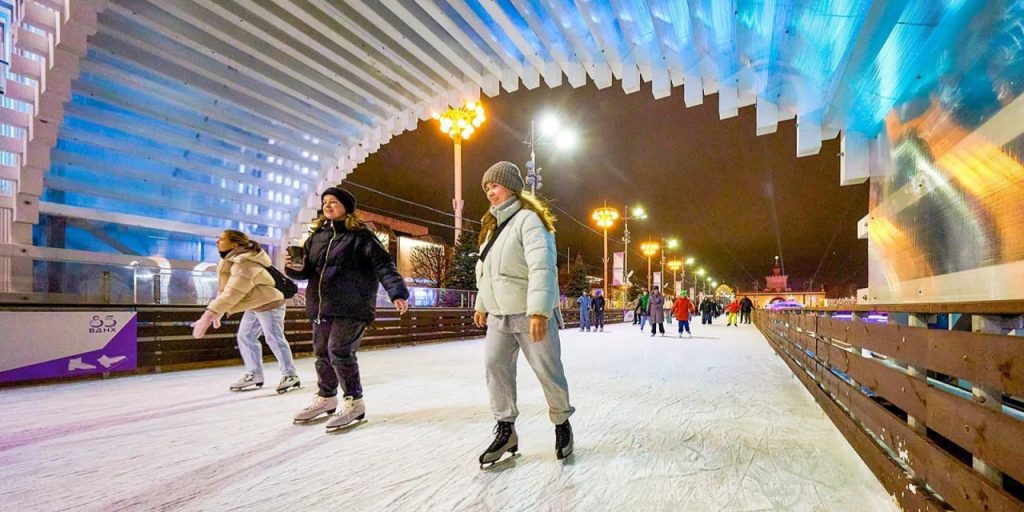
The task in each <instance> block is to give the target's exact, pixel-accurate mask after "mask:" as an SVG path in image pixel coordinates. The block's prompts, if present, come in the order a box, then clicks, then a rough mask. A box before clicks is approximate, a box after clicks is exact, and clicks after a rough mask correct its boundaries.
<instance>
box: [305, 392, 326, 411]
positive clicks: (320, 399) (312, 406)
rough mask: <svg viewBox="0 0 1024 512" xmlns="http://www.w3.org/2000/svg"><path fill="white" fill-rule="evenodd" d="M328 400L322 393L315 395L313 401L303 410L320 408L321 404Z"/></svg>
mask: <svg viewBox="0 0 1024 512" xmlns="http://www.w3.org/2000/svg"><path fill="white" fill-rule="evenodd" d="M326 401H327V399H325V398H324V397H322V396H320V395H313V403H311V404H309V405H307V406H306V408H305V409H303V410H305V411H312V410H315V409H319V408H320V406H321V405H322V404H323V403H324V402H326Z"/></svg>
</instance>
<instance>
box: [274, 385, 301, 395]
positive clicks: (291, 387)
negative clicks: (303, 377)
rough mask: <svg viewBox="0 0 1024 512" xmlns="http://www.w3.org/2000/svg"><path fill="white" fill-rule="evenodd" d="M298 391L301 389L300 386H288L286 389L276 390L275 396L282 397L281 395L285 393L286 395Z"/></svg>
mask: <svg viewBox="0 0 1024 512" xmlns="http://www.w3.org/2000/svg"><path fill="white" fill-rule="evenodd" d="M298 389H302V385H301V384H295V385H292V386H288V387H286V388H277V394H279V395H283V394H285V393H287V392H289V391H292V390H298Z"/></svg>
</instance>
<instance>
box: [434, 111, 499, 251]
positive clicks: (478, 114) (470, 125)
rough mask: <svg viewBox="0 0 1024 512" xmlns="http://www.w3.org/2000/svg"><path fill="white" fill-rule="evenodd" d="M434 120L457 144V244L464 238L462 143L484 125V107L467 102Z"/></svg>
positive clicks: (437, 116) (437, 115) (454, 200)
mask: <svg viewBox="0 0 1024 512" xmlns="http://www.w3.org/2000/svg"><path fill="white" fill-rule="evenodd" d="M434 119H437V120H438V121H440V127H441V132H442V133H444V134H446V135H448V136H449V137H451V138H452V140H453V141H454V142H455V199H453V200H452V208H453V209H454V210H455V243H459V240H460V239H461V237H462V207H463V206H464V205H465V203H464V202H463V201H462V141H463V140H466V139H468V138H469V137H470V136H471V135H473V132H475V131H476V129H477V128H480V125H482V124H484V121H485V120H486V117H485V116H484V107H483V105H480V104H479V103H476V102H473V101H466V102H465V103H463V105H462V106H461V107H458V108H455V107H452V108H449V109H448V110H446V111H445V112H444V113H443V114H438V113H436V112H435V113H434Z"/></svg>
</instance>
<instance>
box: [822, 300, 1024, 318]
mask: <svg viewBox="0 0 1024 512" xmlns="http://www.w3.org/2000/svg"><path fill="white" fill-rule="evenodd" d="M804 310H805V311H827V312H836V311H861V312H872V311H879V312H886V313H936V314H943V313H963V314H990V315H1020V314H1021V313H1024V301H1022V300H999V301H976V302H931V303H920V304H856V305H850V306H841V307H828V308H824V307H813V308H804Z"/></svg>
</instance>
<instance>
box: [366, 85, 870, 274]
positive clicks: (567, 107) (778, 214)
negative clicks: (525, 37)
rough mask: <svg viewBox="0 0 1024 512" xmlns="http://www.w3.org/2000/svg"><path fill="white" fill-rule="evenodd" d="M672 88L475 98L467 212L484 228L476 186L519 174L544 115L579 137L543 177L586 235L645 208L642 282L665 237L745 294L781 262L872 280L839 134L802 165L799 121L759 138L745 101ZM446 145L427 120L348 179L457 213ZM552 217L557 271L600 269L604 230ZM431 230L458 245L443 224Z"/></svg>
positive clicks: (636, 237) (383, 201)
mask: <svg viewBox="0 0 1024 512" xmlns="http://www.w3.org/2000/svg"><path fill="white" fill-rule="evenodd" d="M672 93H673V94H672V96H671V97H668V98H663V99H660V100H654V99H653V97H652V96H651V92H650V88H649V86H646V84H645V87H644V88H643V89H641V91H640V92H638V93H634V94H630V95H626V94H625V93H623V92H622V88H621V87H620V85H619V84H618V83H616V84H614V85H613V86H612V87H610V88H607V89H604V90H597V88H596V87H594V86H593V85H592V84H588V85H587V86H585V87H581V88H579V89H573V88H572V87H571V86H568V85H563V86H561V87H558V88H555V89H549V88H547V87H546V86H544V85H542V86H541V87H539V88H537V89H535V90H533V91H528V90H526V89H525V88H520V90H519V91H517V92H515V93H512V94H507V93H504V92H503V94H501V95H500V96H498V97H495V98H486V97H484V98H482V101H483V104H484V108H485V109H486V111H487V117H488V119H487V122H486V123H484V125H483V127H482V128H481V130H480V131H478V132H477V133H475V134H474V135H473V137H472V138H471V139H470V140H468V141H466V143H465V144H464V145H463V150H462V160H463V197H464V198H465V201H466V211H465V213H464V216H465V217H466V218H469V219H474V220H478V219H479V218H480V216H481V215H482V214H483V213H484V211H485V209H486V206H487V201H486V198H485V197H484V195H483V192H482V190H481V188H480V178H481V176H482V175H483V173H484V171H485V170H486V169H487V167H488V166H490V165H491V164H492V163H494V162H496V161H498V160H509V161H512V162H514V163H516V165H518V166H519V167H520V169H522V170H523V171H524V173H525V162H526V161H527V160H528V159H529V147H528V146H527V145H525V144H523V142H522V141H524V140H526V138H527V136H528V132H529V127H530V120H531V117H532V118H534V119H537V120H538V121H539V120H540V118H541V117H542V115H543V113H546V112H552V113H556V114H557V115H558V117H559V118H560V119H561V120H562V124H563V125H564V126H567V127H573V128H575V129H576V131H577V132H578V133H579V136H580V137H579V138H580V141H579V144H578V146H577V147H576V149H575V150H574V151H572V152H562V151H560V150H559V149H557V148H556V147H555V146H553V145H542V146H538V147H537V162H538V165H539V166H540V167H541V168H542V174H543V176H544V178H543V179H544V181H543V183H544V188H543V190H541V191H539V195H541V196H543V197H545V198H547V199H549V200H551V201H552V202H553V203H554V204H555V205H557V206H558V207H559V208H561V209H562V210H565V212H567V213H568V214H570V215H572V216H573V217H575V218H576V219H578V220H580V221H581V222H584V223H586V224H587V225H588V226H590V227H592V228H594V226H593V223H592V221H590V213H591V212H592V210H593V209H594V208H596V207H598V206H600V205H601V204H602V202H603V201H605V200H607V201H608V203H609V205H611V206H616V207H617V208H619V210H620V212H621V211H622V210H623V207H624V205H625V204H627V203H628V204H630V205H634V204H640V205H643V206H644V207H645V208H646V209H647V211H648V215H649V217H648V218H647V219H646V220H643V221H632V222H630V225H629V228H630V232H631V235H632V236H631V238H632V242H631V243H630V256H629V258H630V260H629V264H630V268H631V269H635V270H637V274H641V273H646V263H645V262H644V263H643V268H642V269H641V268H640V267H638V266H637V265H639V264H641V256H639V255H638V254H639V249H640V245H639V244H640V242H642V241H644V240H646V239H647V237H648V236H651V237H659V236H666V237H670V236H671V237H677V238H679V239H680V240H681V241H682V243H683V245H682V254H685V255H688V256H690V255H692V256H694V257H695V258H696V260H697V266H703V267H705V268H706V269H707V270H708V272H709V273H710V274H711V275H712V276H714V277H715V278H718V279H719V281H722V282H725V283H726V284H730V285H732V286H738V287H740V288H741V289H748V290H749V289H750V287H751V286H753V281H754V280H760V286H764V281H763V277H764V276H765V275H766V274H767V273H769V270H770V268H771V265H772V261H773V259H774V257H775V256H776V255H779V256H781V257H782V260H783V262H784V265H785V269H786V272H787V273H788V274H789V276H790V280H789V283H790V287H792V288H794V289H801V288H803V287H804V286H806V284H807V283H806V281H808V280H810V279H811V278H812V277H814V285H813V286H814V288H820V287H821V286H822V285H824V286H826V287H828V288H829V289H833V288H834V287H842V286H844V285H845V287H847V288H849V287H852V286H854V285H855V286H860V287H864V286H866V285H867V242H866V241H865V240H858V239H857V230H856V223H857V221H858V220H859V219H860V218H861V217H863V216H864V215H865V213H866V211H867V206H868V190H867V185H866V184H864V185H856V186H848V187H840V186H839V156H838V153H839V141H838V138H836V139H834V140H831V141H826V142H825V143H824V144H823V147H822V149H821V152H820V153H819V154H818V155H815V156H810V157H804V158H799V159H798V158H797V157H796V127H795V122H794V121H792V120H790V121H786V122H783V123H780V124H779V129H778V131H777V132H776V133H774V134H770V135H764V136H760V137H758V136H756V135H755V120H756V113H755V110H754V107H753V106H750V107H745V108H742V109H740V115H739V116H738V117H734V118H732V119H726V120H724V121H723V120H719V118H718V97H717V95H713V96H706V97H705V98H704V104H703V105H701V106H697V107H693V108H686V107H685V106H684V105H683V99H682V96H683V94H682V93H683V91H682V88H679V87H677V88H674V89H673V91H672ZM452 148H453V145H452V142H451V139H450V138H448V136H446V135H444V134H442V133H441V132H440V130H439V129H438V124H437V122H436V121H433V120H429V121H426V122H421V123H420V124H419V126H418V128H417V129H416V130H415V131H412V132H407V133H404V134H402V135H400V136H398V137H395V138H394V139H392V140H391V142H389V143H388V144H386V145H385V146H383V147H382V148H381V149H380V150H379V151H378V152H377V153H376V154H374V155H371V156H370V157H369V158H368V159H367V160H366V161H365V162H364V163H363V164H361V165H360V166H359V167H358V168H357V169H356V170H355V172H354V173H352V174H351V175H349V176H348V181H350V182H353V183H356V184H358V185H363V186H366V187H370V188H373V189H376V190H379V191H381V192H384V193H387V194H390V195H393V196H397V197H401V198H403V199H407V200H409V201H413V202H416V203H421V204H425V205H428V206H430V207H433V208H436V209H438V210H444V211H446V212H451V209H452V208H451V199H452V193H453V192H452V191H453V187H454V177H453V165H454V157H453V149H452ZM348 188H349V189H350V190H352V191H353V192H354V193H355V194H356V196H357V198H358V200H359V202H360V207H362V206H366V207H368V209H369V210H371V211H377V212H379V213H386V212H387V211H390V212H397V213H400V214H402V215H406V216H411V217H414V218H418V219H423V220H427V221H431V222H438V223H445V224H448V225H451V222H452V220H451V218H450V217H448V218H445V217H444V216H443V215H440V214H437V213H435V212H431V211H430V210H427V209H423V208H419V207H415V206H411V205H408V204H402V203H400V202H397V201H394V200H392V199H389V198H387V197H384V196H382V195H379V194H375V193H373V192H370V191H367V190H365V189H362V188H359V187H355V186H351V187H348ZM555 213H556V214H557V215H558V217H559V222H558V223H557V224H556V228H557V232H556V240H557V244H558V250H559V253H560V254H561V257H560V258H559V264H560V265H563V264H564V262H565V258H566V253H567V250H570V249H571V251H572V255H573V256H572V257H573V259H574V260H575V255H576V254H577V253H578V252H580V251H582V252H583V258H584V261H585V262H586V263H588V264H591V265H600V263H601V257H602V251H603V247H602V243H603V241H602V237H601V235H600V234H599V233H596V232H594V231H590V230H588V229H586V228H584V227H582V226H580V225H579V224H577V223H576V222H574V221H573V220H572V219H571V218H569V217H568V216H567V215H565V213H562V212H559V211H557V210H556V212H555ZM408 220H413V221H415V219H408ZM428 225H429V224H428ZM429 227H430V230H431V233H434V234H438V235H441V236H444V237H445V238H446V239H449V240H450V239H451V238H452V230H451V229H450V228H449V229H444V228H443V227H441V226H438V225H429ZM470 227H473V226H472V225H470ZM595 229H596V228H595ZM621 237H622V223H621V221H620V222H619V223H618V224H617V225H616V227H615V228H613V229H612V230H611V231H609V257H610V253H611V252H613V251H621V250H622V244H621ZM819 266H820V269H819ZM854 291H855V290H854Z"/></svg>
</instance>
